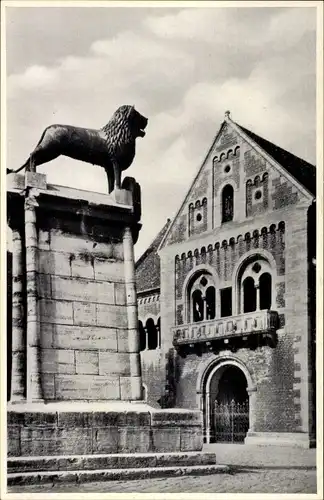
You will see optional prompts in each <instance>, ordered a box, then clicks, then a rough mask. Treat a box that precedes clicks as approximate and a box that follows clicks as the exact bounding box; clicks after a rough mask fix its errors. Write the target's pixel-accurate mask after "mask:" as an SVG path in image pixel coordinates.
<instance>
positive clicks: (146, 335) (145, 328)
mask: <svg viewBox="0 0 324 500" xmlns="http://www.w3.org/2000/svg"><path fill="white" fill-rule="evenodd" d="M143 329H144V333H145V349H144V351H148V329H147V327H146V326H143Z"/></svg>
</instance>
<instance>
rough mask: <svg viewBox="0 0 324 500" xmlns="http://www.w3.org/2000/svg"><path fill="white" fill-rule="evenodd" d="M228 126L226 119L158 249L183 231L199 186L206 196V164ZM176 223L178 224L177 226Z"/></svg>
mask: <svg viewBox="0 0 324 500" xmlns="http://www.w3.org/2000/svg"><path fill="white" fill-rule="evenodd" d="M226 126H227V125H226V121H223V123H222V124H221V126H220V129H219V131H218V132H217V134H216V136H215V138H214V140H213V142H212V145H211V147H210V148H209V150H208V152H207V154H206V156H205V158H204V160H203V162H202V164H201V166H200V167H199V170H198V172H197V174H196V176H195V178H194V180H193V182H192V184H191V186H190V188H189V190H188V192H187V194H186V196H185V198H184V200H183V202H182V203H181V206H180V208H179V210H178V211H177V213H176V215H175V217H174V219H173V221H172V223H171V224H170V226H169V228H168V230H167V232H166V233H165V235H164V238H163V240H162V241H161V243H160V246H159V248H158V251H159V250H161V249H162V248H163V247H164V246H165V245H166V244H167V242H168V240H169V239H170V235H172V232H173V231H175V230H180V232H181V231H182V230H183V229H182V226H183V223H184V221H183V220H182V219H184V218H185V217H187V208H186V207H187V204H188V203H189V202H190V198H191V196H192V194H193V191H194V190H195V188H198V189H197V191H198V194H200V195H201V196H200V197H201V198H202V199H203V198H204V193H203V188H202V185H203V184H204V178H203V177H204V172H203V171H204V167H205V166H206V164H207V162H208V160H209V157H210V155H211V154H212V152H213V151H214V148H215V146H216V144H217V142H218V140H219V138H220V136H221V135H222V133H223V131H224V128H225V127H226ZM184 209H185V213H183V212H184ZM176 225H177V227H175V226H176ZM176 232H177V233H178V234H179V232H178V231H176Z"/></svg>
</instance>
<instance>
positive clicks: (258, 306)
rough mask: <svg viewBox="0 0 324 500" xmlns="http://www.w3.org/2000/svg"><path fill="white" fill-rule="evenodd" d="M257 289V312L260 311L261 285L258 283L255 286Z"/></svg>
mask: <svg viewBox="0 0 324 500" xmlns="http://www.w3.org/2000/svg"><path fill="white" fill-rule="evenodd" d="M255 289H256V309H255V310H256V311H260V285H259V283H257V284H256V285H255Z"/></svg>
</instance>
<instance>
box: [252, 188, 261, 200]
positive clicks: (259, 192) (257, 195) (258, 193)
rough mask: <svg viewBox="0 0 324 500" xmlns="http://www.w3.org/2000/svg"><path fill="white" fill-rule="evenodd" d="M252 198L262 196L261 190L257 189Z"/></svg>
mask: <svg viewBox="0 0 324 500" xmlns="http://www.w3.org/2000/svg"><path fill="white" fill-rule="evenodd" d="M254 198H255V199H256V200H260V199H261V198H262V191H260V190H259V189H258V191H256V192H255V195H254Z"/></svg>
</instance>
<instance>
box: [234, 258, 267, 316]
mask: <svg viewBox="0 0 324 500" xmlns="http://www.w3.org/2000/svg"><path fill="white" fill-rule="evenodd" d="M272 274H273V272H272V269H271V266H270V264H269V262H268V261H267V260H266V259H265V258H264V257H262V256H258V255H255V256H253V257H250V258H249V259H248V260H247V261H246V263H245V264H244V265H243V266H242V268H241V271H240V273H239V275H238V291H239V294H238V297H237V298H238V300H239V303H238V310H237V312H238V314H242V313H250V312H254V311H261V310H264V309H271V304H272V294H273V290H272V287H273V284H272V281H273V280H272Z"/></svg>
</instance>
